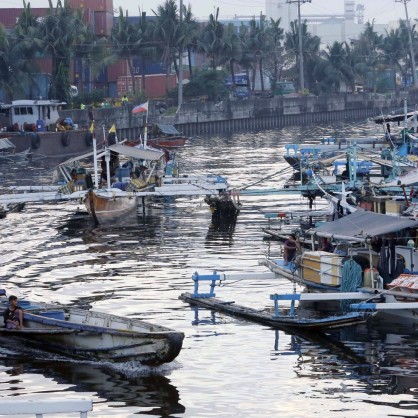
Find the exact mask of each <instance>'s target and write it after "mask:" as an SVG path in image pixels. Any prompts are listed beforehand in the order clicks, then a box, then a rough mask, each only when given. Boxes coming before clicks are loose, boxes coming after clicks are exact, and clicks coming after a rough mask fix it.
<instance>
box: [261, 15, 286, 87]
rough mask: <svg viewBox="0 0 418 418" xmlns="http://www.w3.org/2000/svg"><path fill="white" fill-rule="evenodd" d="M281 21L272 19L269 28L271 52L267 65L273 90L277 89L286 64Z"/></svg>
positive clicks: (267, 58)
mask: <svg viewBox="0 0 418 418" xmlns="http://www.w3.org/2000/svg"><path fill="white" fill-rule="evenodd" d="M280 22H281V19H277V20H274V19H270V24H269V26H268V28H267V36H268V38H269V42H268V44H269V45H270V53H269V54H268V55H266V63H265V67H266V70H267V73H268V75H269V78H270V82H271V90H272V91H274V90H275V89H276V84H277V82H278V81H279V79H280V73H281V68H282V66H283V64H284V59H283V53H284V48H283V45H282V41H283V39H284V35H283V33H284V30H283V28H281V27H280Z"/></svg>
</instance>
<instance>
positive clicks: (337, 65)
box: [323, 41, 354, 93]
mask: <svg viewBox="0 0 418 418" xmlns="http://www.w3.org/2000/svg"><path fill="white" fill-rule="evenodd" d="M349 49H350V48H349V46H348V45H347V43H345V42H337V41H336V42H334V43H333V44H332V45H328V46H327V48H326V51H324V53H323V55H324V58H325V60H326V61H327V63H328V66H327V68H326V78H327V84H330V85H332V86H333V88H334V91H335V92H336V93H339V92H340V89H341V83H344V84H345V85H346V86H350V87H353V85H354V71H353V68H352V66H351V63H350V61H349Z"/></svg>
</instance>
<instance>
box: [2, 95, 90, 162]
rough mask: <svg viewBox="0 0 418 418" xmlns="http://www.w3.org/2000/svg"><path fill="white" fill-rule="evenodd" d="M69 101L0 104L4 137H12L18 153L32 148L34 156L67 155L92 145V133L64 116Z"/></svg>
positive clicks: (82, 151)
mask: <svg viewBox="0 0 418 418" xmlns="http://www.w3.org/2000/svg"><path fill="white" fill-rule="evenodd" d="M65 105H66V103H64V102H58V101H55V100H15V101H13V102H12V103H11V104H7V105H6V104H3V105H1V106H0V126H1V127H2V129H1V131H0V138H8V140H9V141H10V143H11V144H13V146H14V153H16V154H20V153H23V152H26V151H27V150H30V151H29V152H30V154H31V156H32V158H44V157H54V159H61V160H64V159H67V158H68V157H69V156H74V155H79V154H82V153H85V152H86V151H87V150H88V149H91V145H92V134H91V133H90V131H89V130H87V129H80V128H79V127H78V126H77V124H75V123H74V122H73V121H72V120H66V119H62V118H60V115H59V110H60V109H61V108H62V107H63V106H65Z"/></svg>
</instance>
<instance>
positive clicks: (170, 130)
mask: <svg viewBox="0 0 418 418" xmlns="http://www.w3.org/2000/svg"><path fill="white" fill-rule="evenodd" d="M157 126H158V129H159V130H160V131H161V132H162V133H163V134H166V135H180V132H179V131H178V130H177V129H176V128H175V127H174V126H173V125H161V124H159V123H158V124H157Z"/></svg>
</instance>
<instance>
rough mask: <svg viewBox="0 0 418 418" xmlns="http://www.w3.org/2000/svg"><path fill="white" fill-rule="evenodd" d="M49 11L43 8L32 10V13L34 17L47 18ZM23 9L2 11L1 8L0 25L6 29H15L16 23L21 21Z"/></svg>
mask: <svg viewBox="0 0 418 418" xmlns="http://www.w3.org/2000/svg"><path fill="white" fill-rule="evenodd" d="M47 11H48V9H41V8H31V12H32V14H33V15H34V16H39V17H42V16H45V15H46V14H47ZM22 13H23V8H13V9H11V8H10V9H2V8H0V23H1V24H2V25H3V26H4V27H5V28H6V29H12V28H14V27H15V25H16V23H17V22H18V20H19V17H20V16H22Z"/></svg>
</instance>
